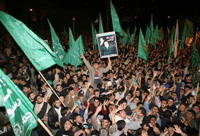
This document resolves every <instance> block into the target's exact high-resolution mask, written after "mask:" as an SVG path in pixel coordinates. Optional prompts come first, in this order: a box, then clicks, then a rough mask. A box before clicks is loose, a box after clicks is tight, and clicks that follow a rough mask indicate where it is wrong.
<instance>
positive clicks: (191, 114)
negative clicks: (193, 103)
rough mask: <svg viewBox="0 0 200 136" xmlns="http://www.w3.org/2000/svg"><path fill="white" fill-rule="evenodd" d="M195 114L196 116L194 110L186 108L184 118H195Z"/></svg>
mask: <svg viewBox="0 0 200 136" xmlns="http://www.w3.org/2000/svg"><path fill="white" fill-rule="evenodd" d="M195 116H196V113H195V111H193V110H188V111H187V114H186V119H187V120H193V119H194V118H195Z"/></svg>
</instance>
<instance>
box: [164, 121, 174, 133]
mask: <svg viewBox="0 0 200 136" xmlns="http://www.w3.org/2000/svg"><path fill="white" fill-rule="evenodd" d="M165 127H166V128H167V130H168V133H169V134H173V133H174V131H175V128H174V123H173V122H170V121H168V122H167V123H166V125H165Z"/></svg>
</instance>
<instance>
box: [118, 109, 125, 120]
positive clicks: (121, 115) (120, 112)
mask: <svg viewBox="0 0 200 136" xmlns="http://www.w3.org/2000/svg"><path fill="white" fill-rule="evenodd" d="M118 115H119V116H120V117H121V118H123V119H125V118H126V116H127V114H126V111H125V110H120V111H118Z"/></svg>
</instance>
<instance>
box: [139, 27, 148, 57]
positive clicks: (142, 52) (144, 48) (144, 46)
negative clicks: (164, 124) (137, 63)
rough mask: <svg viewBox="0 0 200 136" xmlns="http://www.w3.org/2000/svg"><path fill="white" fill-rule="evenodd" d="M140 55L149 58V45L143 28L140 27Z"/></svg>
mask: <svg viewBox="0 0 200 136" xmlns="http://www.w3.org/2000/svg"><path fill="white" fill-rule="evenodd" d="M138 57H140V58H142V59H144V60H147V59H148V46H147V44H146V41H145V39H144V36H143V33H142V29H141V28H140V33H139V42H138Z"/></svg>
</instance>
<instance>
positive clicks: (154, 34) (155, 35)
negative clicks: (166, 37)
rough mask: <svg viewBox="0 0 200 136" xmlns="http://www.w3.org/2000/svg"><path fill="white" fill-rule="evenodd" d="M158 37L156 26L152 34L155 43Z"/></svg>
mask: <svg viewBox="0 0 200 136" xmlns="http://www.w3.org/2000/svg"><path fill="white" fill-rule="evenodd" d="M158 35H159V34H158V25H156V27H155V30H154V32H153V37H154V40H155V42H157V41H158Z"/></svg>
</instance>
